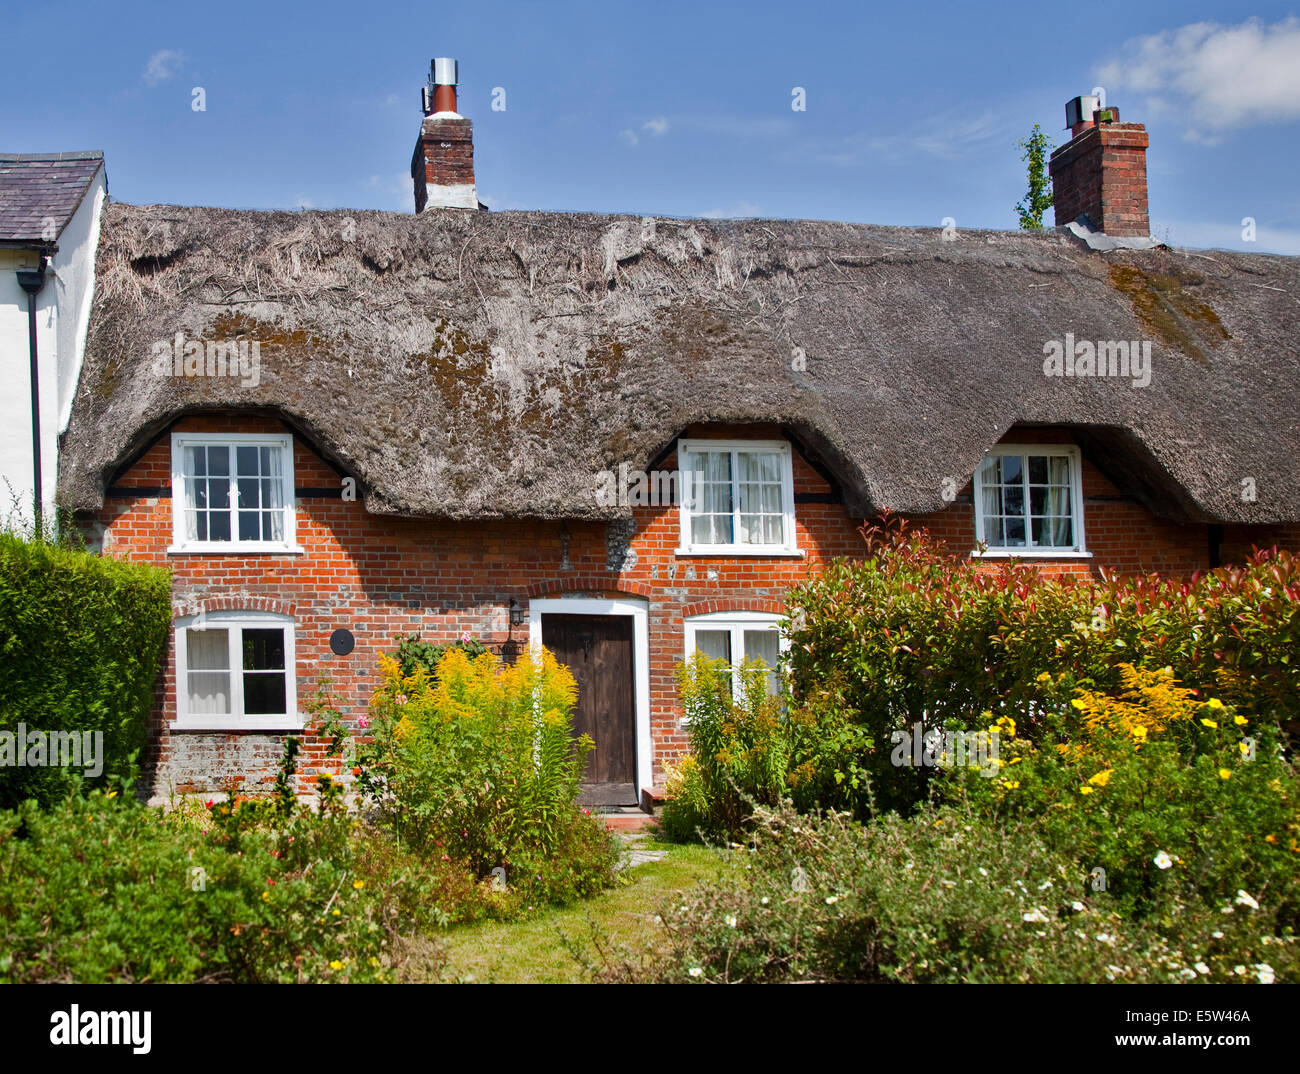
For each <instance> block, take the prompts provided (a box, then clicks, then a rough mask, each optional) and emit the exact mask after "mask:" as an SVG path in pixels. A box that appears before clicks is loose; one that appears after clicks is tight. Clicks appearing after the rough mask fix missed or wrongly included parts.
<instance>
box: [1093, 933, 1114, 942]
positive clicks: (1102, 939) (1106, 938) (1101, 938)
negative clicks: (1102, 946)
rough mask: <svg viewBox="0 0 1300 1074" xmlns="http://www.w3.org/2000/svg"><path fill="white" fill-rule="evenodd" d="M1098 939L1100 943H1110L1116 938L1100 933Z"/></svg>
mask: <svg viewBox="0 0 1300 1074" xmlns="http://www.w3.org/2000/svg"><path fill="white" fill-rule="evenodd" d="M1096 939H1097V942H1098V943H1110V942H1111V940H1112V939H1114V937H1113V936H1111V934H1110V933H1109V932H1099V933H1097V936H1096Z"/></svg>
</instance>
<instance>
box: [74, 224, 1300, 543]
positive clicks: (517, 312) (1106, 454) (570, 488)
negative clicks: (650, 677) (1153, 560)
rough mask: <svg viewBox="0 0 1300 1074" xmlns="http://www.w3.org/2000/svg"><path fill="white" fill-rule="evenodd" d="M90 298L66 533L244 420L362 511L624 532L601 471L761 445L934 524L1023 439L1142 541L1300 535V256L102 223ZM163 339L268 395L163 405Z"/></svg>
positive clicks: (900, 231)
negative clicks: (1132, 347)
mask: <svg viewBox="0 0 1300 1074" xmlns="http://www.w3.org/2000/svg"><path fill="white" fill-rule="evenodd" d="M98 273H99V275H98V281H97V290H96V296H95V304H94V311H93V314H92V320H91V328H90V337H89V342H88V346H87V354H86V360H85V367H84V370H83V372H82V376H81V382H80V386H79V389H78V394H77V398H76V401H75V404H74V407H73V411H72V418H71V423H70V425H69V427H68V430H67V434H66V436H65V439H64V442H63V449H62V452H63V453H62V456H61V466H60V471H61V472H60V495H61V499H62V501H63V502H64V503H66V504H68V505H69V506H71V507H73V508H76V509H81V510H87V509H95V508H97V507H98V506H99V505H100V504H101V503H102V499H103V495H104V489H105V485H106V483H108V482H109V481H111V480H112V478H113V475H114V474H115V473H116V472H117V471H118V470H119V469H120V467H121V466H122V465H123V464H124V463H126V462H128V461H129V460H130V459H131V458H132V457H133V456H134V455H135V454H136V453H138V452H139V451H140V450H142V449H143V447H144V446H145V445H147V443H148V442H149V441H150V440H151V439H152V438H153V437H155V436H157V435H158V433H159V432H161V431H162V430H163V429H165V428H166V427H167V426H168V424H169V423H171V422H172V421H173V420H174V419H175V418H176V417H177V416H179V415H181V414H184V413H187V412H192V411H198V410H212V409H218V410H220V409H230V408H250V407H257V408H262V409H264V410H266V411H268V412H271V413H275V414H278V415H280V416H282V417H284V418H285V419H286V420H287V421H288V422H289V423H290V424H291V425H293V426H294V427H295V428H297V429H299V430H300V431H301V432H303V433H304V434H305V435H306V436H308V437H309V438H310V439H311V440H312V441H313V442H314V443H315V445H316V447H317V449H318V450H320V451H321V452H322V453H323V454H325V455H326V456H327V457H329V458H331V459H332V460H333V461H334V462H335V463H336V464H338V465H339V466H340V468H341V469H343V470H344V471H345V472H347V473H350V474H352V475H354V476H355V477H356V478H357V479H358V484H359V485H360V487H361V488H362V489H364V490H365V501H366V505H367V507H368V508H369V509H370V510H371V511H375V512H381V513H405V514H413V515H425V516H443V517H452V518H485V517H499V516H534V517H569V518H602V517H614V516H616V515H618V514H620V513H624V514H625V513H626V509H625V508H624V509H621V512H620V509H619V508H616V507H614V508H611V507H602V506H598V505H597V503H596V500H595V495H594V489H595V488H596V487H597V486H596V480H595V476H594V475H595V474H596V473H598V472H599V471H601V470H604V469H612V468H616V467H617V465H618V464H619V463H620V462H628V463H629V464H630V465H631V466H632V468H633V469H636V468H648V467H649V464H650V463H651V462H652V461H653V460H654V459H655V458H656V457H657V456H659V455H660V454H661V452H662V451H663V450H664V448H665V447H667V446H668V445H669V444H671V442H672V441H673V439H674V438H675V437H676V436H677V435H678V434H679V433H680V432H681V431H682V430H683V429H685V428H686V427H688V426H690V425H692V424H694V423H697V422H751V421H752V422H776V423H780V424H781V425H782V426H784V427H785V428H786V429H787V430H788V431H789V432H790V433H791V434H792V435H793V436H794V437H795V438H796V439H797V440H798V441H799V442H800V443H801V444H802V445H803V447H804V448H805V450H806V451H807V452H809V453H810V456H812V457H814V458H818V459H820V461H821V463H823V464H824V465H825V467H826V468H827V469H828V470H829V471H830V472H831V473H832V474H833V475H834V476H835V477H836V478H837V479H838V480H839V482H840V484H841V486H842V488H843V491H844V494H845V497H846V502H847V503H848V505H849V507H850V509H851V510H852V511H854V512H857V513H862V514H866V513H868V512H871V511H874V510H876V509H879V508H882V507H888V508H890V509H892V510H895V511H902V512H928V511H934V510H938V509H940V508H942V507H943V506H944V499H943V493H944V488H945V485H946V484H947V485H948V486H949V487H951V481H952V480H955V481H957V483H958V484H961V483H964V481H965V480H966V478H968V477H969V476H970V475H971V474H972V473H973V471H974V470H975V468H976V466H977V465H978V463H979V460H980V457H981V455H982V454H983V452H984V451H985V450H986V449H987V448H988V447H989V446H990V445H991V444H993V443H994V442H995V441H997V440H998V438H999V437H1000V436H1001V435H1002V434H1003V433H1005V432H1006V431H1007V430H1008V429H1009V428H1010V427H1011V426H1012V425H1014V424H1017V423H1022V424H1067V425H1073V426H1078V427H1083V428H1082V431H1081V432H1080V434H1079V435H1080V439H1081V441H1082V442H1083V445H1084V448H1085V451H1088V452H1090V453H1091V455H1092V457H1093V458H1094V459H1095V461H1097V462H1098V464H1099V465H1100V466H1101V467H1102V469H1103V470H1104V471H1105V472H1107V473H1108V474H1109V475H1110V476H1111V477H1112V478H1113V479H1114V480H1116V481H1117V482H1119V484H1120V485H1121V487H1123V488H1125V489H1126V490H1128V491H1129V492H1131V493H1132V494H1134V495H1136V496H1138V497H1139V498H1140V499H1142V500H1143V501H1144V502H1146V503H1147V504H1148V505H1149V506H1151V507H1152V508H1153V509H1154V510H1156V511H1157V512H1159V513H1160V514H1163V515H1166V516H1169V517H1175V518H1183V519H1188V520H1202V521H1220V522H1235V521H1241V522H1276V521H1289V520H1296V519H1300V466H1297V462H1296V460H1297V459H1298V458H1300V365H1298V364H1297V356H1296V326H1297V323H1300V260H1297V259H1294V258H1286V257H1272V256H1263V255H1246V254H1237V253H1222V252H1218V251H1215V252H1212V253H1191V254H1180V253H1177V252H1174V251H1171V250H1167V249H1158V250H1154V251H1149V252H1139V251H1115V252H1111V253H1101V252H1096V251H1092V250H1089V249H1087V248H1086V246H1085V245H1084V244H1083V243H1081V242H1080V241H1079V240H1077V239H1075V238H1073V237H1071V236H1068V235H1065V234H1062V233H1048V234H1044V235H1037V236H1035V235H1027V234H1023V233H1015V232H1013V233H1006V232H984V231H960V232H958V233H957V235H956V237H955V239H953V240H952V241H945V240H944V239H943V237H942V234H941V232H940V231H939V230H937V229H935V230H928V229H908V228H884V227H866V226H859V225H851V224H839V223H823V222H814V221H771V220H747V221H717V222H711V221H700V220H665V219H655V220H649V219H647V220H642V219H640V218H636V217H621V216H597V215H590V214H574V215H570V214H560V213H540V212H502V213H475V212H457V211H450V210H444V211H437V212H426V213H423V214H420V215H418V216H415V215H407V214H399V213H380V212H361V211H352V212H301V213H289V212H245V211H228V210H222V209H208V208H178V207H174V206H129V205H120V204H111V205H109V206H107V207H106V209H105V215H104V221H103V230H102V233H101V239H100V249H99V265H98ZM178 332H183V333H184V334H185V337H186V338H187V339H197V338H202V339H206V340H228V339H233V338H237V337H240V338H245V339H250V340H257V341H259V342H260V350H261V368H260V382H259V383H258V385H257V386H256V387H244V386H241V383H240V381H239V379H238V378H224V379H223V378H212V377H203V378H197V379H185V378H183V377H182V378H175V377H160V376H158V375H156V374H155V373H154V372H153V371H152V361H151V346H152V344H154V343H155V342H156V341H160V340H170V339H172V338H173V337H174V336H175V335H176V334H177V333H178ZM1067 332H1069V333H1073V334H1074V336H1075V337H1076V339H1081V340H1091V341H1098V340H1137V339H1149V340H1151V341H1152V342H1153V344H1154V347H1153V351H1154V356H1153V375H1152V379H1151V383H1150V385H1149V386H1148V387H1145V388H1134V387H1133V386H1132V384H1131V381H1130V380H1119V379H1112V378H1065V379H1061V378H1049V377H1046V376H1044V374H1043V347H1044V344H1045V343H1046V342H1047V341H1049V340H1053V339H1056V340H1060V339H1062V338H1063V337H1064V335H1065V334H1066V333H1067ZM796 348H802V351H803V353H805V354H806V369H805V370H803V371H800V370H797V369H795V368H792V366H794V365H798V364H799V363H797V362H792V360H791V359H792V354H793V353H794V352H795V349H796ZM1245 478H1253V479H1254V480H1255V482H1256V486H1257V489H1258V498H1257V499H1256V500H1255V501H1254V502H1249V501H1244V500H1243V498H1242V495H1241V491H1242V480H1243V479H1245Z"/></svg>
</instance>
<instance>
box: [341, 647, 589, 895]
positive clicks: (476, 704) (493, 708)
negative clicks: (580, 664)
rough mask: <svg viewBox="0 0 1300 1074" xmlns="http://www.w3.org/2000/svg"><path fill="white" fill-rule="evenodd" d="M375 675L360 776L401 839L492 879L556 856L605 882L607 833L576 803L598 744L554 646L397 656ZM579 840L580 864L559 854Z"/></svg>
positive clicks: (581, 880)
mask: <svg viewBox="0 0 1300 1074" xmlns="http://www.w3.org/2000/svg"><path fill="white" fill-rule="evenodd" d="M480 649H481V647H480ZM399 655H400V654H399ZM379 672H380V684H379V687H378V689H377V690H376V691H375V694H374V696H373V698H372V700H371V704H370V711H371V716H372V724H371V735H372V739H371V742H370V743H369V744H368V745H366V746H364V747H362V753H363V756H362V757H361V761H362V763H361V770H362V776H361V778H360V780H359V782H360V783H361V785H362V789H363V793H364V794H365V796H366V797H367V799H368V800H369V801H370V802H371V803H372V804H373V805H374V806H375V807H376V808H377V810H378V812H379V815H380V817H381V818H382V819H383V821H384V822H386V823H387V824H389V825H391V827H392V828H393V829H394V831H395V832H396V833H397V834H398V836H399V837H400V838H401V839H402V840H403V841H404V842H406V843H407V844H409V845H410V846H412V847H414V848H416V849H417V850H419V851H421V852H423V853H430V854H431V853H438V854H445V855H447V856H449V857H450V858H451V859H452V860H455V861H465V862H467V863H468V865H469V866H470V868H471V869H472V870H473V871H474V873H475V874H476V875H478V876H479V877H480V878H483V879H485V880H487V879H488V878H489V877H491V875H492V871H493V870H494V869H498V868H502V869H505V870H506V875H507V876H509V875H511V874H512V873H515V872H521V871H523V872H526V873H527V874H528V875H529V877H531V878H533V879H536V878H537V877H538V876H539V875H542V876H543V877H544V874H545V873H546V871H547V869H548V867H549V866H548V865H547V864H546V863H548V862H549V863H551V864H552V865H555V867H556V868H561V867H562V868H570V867H572V870H573V872H574V876H575V877H576V879H575V880H574V884H576V887H578V888H584V890H585V888H586V887H593V888H594V889H596V890H598V889H599V888H600V887H601V886H604V885H605V884H607V883H608V882H609V880H610V879H611V877H612V867H613V862H614V858H613V850H612V849H611V844H610V841H609V839H608V837H607V835H606V833H605V831H604V828H603V826H602V825H600V824H599V823H598V821H597V820H596V818H594V817H592V816H590V815H588V814H585V813H584V812H583V811H581V810H580V809H579V808H578V806H577V805H576V799H577V795H578V790H579V785H580V780H581V778H582V772H583V766H584V763H585V759H586V757H587V755H588V754H589V753H590V752H591V750H592V749H593V748H594V745H593V743H592V740H591V739H590V738H589V737H588V736H586V735H581V736H576V737H575V735H574V733H573V725H572V716H573V708H574V705H575V704H576V702H577V696H578V694H577V684H576V683H575V681H574V678H573V675H572V674H571V673H570V671H569V669H568V668H566V667H564V666H563V665H562V664H560V663H559V662H558V661H557V660H556V659H555V656H554V654H553V653H551V652H550V650H548V649H544V648H543V649H542V650H541V651H540V652H539V653H538V654H536V655H535V654H533V653H532V652H528V651H526V652H524V653H523V654H521V655H520V657H519V659H518V660H517V661H516V662H515V663H514V664H509V663H506V662H504V661H503V660H501V658H500V657H498V656H496V655H494V654H493V653H490V652H487V651H486V650H482V651H479V652H478V653H477V655H475V654H474V653H473V652H471V651H469V650H468V648H467V647H447V648H446V649H445V650H442V651H441V655H440V657H439V659H438V661H437V663H436V664H435V665H434V667H433V671H432V673H430V671H429V670H428V668H427V667H426V666H425V664H423V663H420V662H418V661H409V660H408V661H406V662H405V664H404V663H403V661H402V660H401V659H399V657H395V656H384V657H382V658H381V660H380V666H379ZM579 845H580V846H582V847H586V848H587V849H586V850H584V851H583V855H585V857H584V860H583V862H581V863H579V864H577V865H575V864H574V863H573V862H562V861H561V859H562V858H563V854H562V850H563V848H566V847H567V848H572V847H574V846H579ZM536 861H541V862H542V863H543V864H542V865H540V866H538V867H536V868H535V867H534V863H535V862H536ZM525 862H527V863H528V865H527V868H526V869H525V868H524V863H525ZM556 863H558V864H556ZM517 867H518V868H517ZM510 883H511V882H509V881H508V882H507V887H508V888H510ZM566 883H567V881H566ZM574 884H570V885H569V886H570V888H573V887H574ZM510 890H514V889H513V888H510ZM574 890H576V888H574Z"/></svg>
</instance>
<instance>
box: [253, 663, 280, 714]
mask: <svg viewBox="0 0 1300 1074" xmlns="http://www.w3.org/2000/svg"><path fill="white" fill-rule="evenodd" d="M285 705H286V702H285V686H284V672H283V671H275V672H251V671H246V672H245V673H244V713H245V715H247V716H285V715H288V714H287V713H286V712H285Z"/></svg>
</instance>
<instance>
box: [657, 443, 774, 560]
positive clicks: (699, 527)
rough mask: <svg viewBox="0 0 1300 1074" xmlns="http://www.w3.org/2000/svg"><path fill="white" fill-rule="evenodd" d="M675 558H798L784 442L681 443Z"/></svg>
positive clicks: (678, 454) (678, 464) (678, 455)
mask: <svg viewBox="0 0 1300 1074" xmlns="http://www.w3.org/2000/svg"><path fill="white" fill-rule="evenodd" d="M677 466H678V469H679V470H680V471H681V488H682V490H683V492H682V506H681V542H680V543H681V547H680V548H678V549H677V554H678V555H749V556H752V555H769V556H770V555H798V554H799V549H798V548H797V547H796V545H795V532H794V471H793V467H792V463H791V457H790V444H789V443H788V442H787V441H785V440H748V441H746V440H682V441H679V443H678V445H677Z"/></svg>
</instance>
